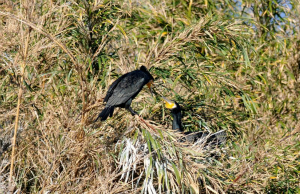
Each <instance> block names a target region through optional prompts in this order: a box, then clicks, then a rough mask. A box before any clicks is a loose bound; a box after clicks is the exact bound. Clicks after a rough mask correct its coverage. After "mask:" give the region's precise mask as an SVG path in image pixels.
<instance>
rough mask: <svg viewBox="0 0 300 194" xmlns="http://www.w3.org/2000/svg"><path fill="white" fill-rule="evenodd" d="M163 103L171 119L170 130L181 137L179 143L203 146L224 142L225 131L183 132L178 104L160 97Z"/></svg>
mask: <svg viewBox="0 0 300 194" xmlns="http://www.w3.org/2000/svg"><path fill="white" fill-rule="evenodd" d="M162 98H163V99H164V101H165V106H166V108H167V109H170V110H171V114H172V117H173V121H172V129H173V130H175V131H176V132H179V133H180V134H181V135H182V136H183V137H182V138H180V139H179V140H178V141H179V142H189V143H195V142H198V141H201V142H203V143H204V144H205V145H208V144H210V145H214V146H215V145H220V144H223V143H225V141H226V132H225V130H221V131H218V132H216V133H209V132H207V131H199V132H184V130H183V127H182V123H181V119H182V110H181V107H180V106H179V104H178V103H177V102H176V101H171V100H169V99H167V98H165V97H162Z"/></svg>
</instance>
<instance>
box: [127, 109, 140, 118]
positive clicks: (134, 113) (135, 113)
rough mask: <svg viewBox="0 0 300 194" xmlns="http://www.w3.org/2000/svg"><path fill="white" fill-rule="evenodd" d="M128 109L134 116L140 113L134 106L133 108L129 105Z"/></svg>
mask: <svg viewBox="0 0 300 194" xmlns="http://www.w3.org/2000/svg"><path fill="white" fill-rule="evenodd" d="M128 110H129V112H130V113H131V115H132V116H134V115H138V113H137V112H135V111H134V110H132V108H131V107H128Z"/></svg>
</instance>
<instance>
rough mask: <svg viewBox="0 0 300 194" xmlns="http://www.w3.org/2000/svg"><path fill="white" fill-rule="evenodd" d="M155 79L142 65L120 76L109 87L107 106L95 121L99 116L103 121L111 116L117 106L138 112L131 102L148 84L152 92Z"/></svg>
mask: <svg viewBox="0 0 300 194" xmlns="http://www.w3.org/2000/svg"><path fill="white" fill-rule="evenodd" d="M153 80H154V79H153V77H152V75H151V74H150V73H149V71H148V70H147V68H146V67H145V66H141V68H140V70H135V71H132V72H129V73H126V74H124V75H122V76H121V77H119V78H118V79H117V80H116V81H114V82H113V83H112V84H111V86H110V87H109V89H108V91H107V94H106V96H105V98H104V102H107V103H106V106H105V108H104V110H103V111H102V112H101V113H100V114H99V116H98V117H97V119H96V120H95V122H96V121H97V120H98V119H99V118H101V121H104V120H106V119H107V117H108V116H110V117H111V116H112V115H113V113H114V108H115V107H121V108H126V109H127V110H129V111H130V112H131V114H132V115H135V114H137V113H136V112H135V111H134V110H132V108H131V107H130V105H131V102H132V100H133V99H134V98H135V97H136V96H137V95H138V93H139V92H140V91H141V90H142V88H143V86H144V85H146V84H147V86H148V87H149V89H150V92H151V93H152V91H151V85H152V83H153Z"/></svg>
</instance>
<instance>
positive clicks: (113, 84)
mask: <svg viewBox="0 0 300 194" xmlns="http://www.w3.org/2000/svg"><path fill="white" fill-rule="evenodd" d="M127 74H128V73H126V74H124V75H122V76H121V77H119V78H118V79H117V80H116V81H114V82H113V83H112V84H111V85H110V86H109V89H108V90H107V93H106V96H105V98H104V102H107V101H108V99H109V98H110V97H111V95H112V94H113V92H114V89H115V88H116V86H117V85H118V83H119V82H120V81H121V80H122V79H124V77H125V76H127Z"/></svg>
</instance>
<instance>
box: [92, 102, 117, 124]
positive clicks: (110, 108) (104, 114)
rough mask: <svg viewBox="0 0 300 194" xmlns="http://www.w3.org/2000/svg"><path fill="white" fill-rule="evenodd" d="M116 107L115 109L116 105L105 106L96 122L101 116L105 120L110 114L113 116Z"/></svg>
mask: <svg viewBox="0 0 300 194" xmlns="http://www.w3.org/2000/svg"><path fill="white" fill-rule="evenodd" d="M114 109H115V107H114V106H108V107H105V108H104V110H103V111H102V112H101V113H100V114H99V115H98V117H97V118H96V120H95V121H94V122H96V121H97V120H98V119H99V118H101V121H105V120H106V119H107V117H108V116H110V117H111V116H112V115H113V113H114Z"/></svg>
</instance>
